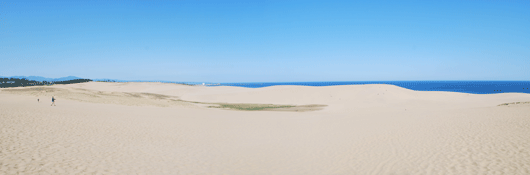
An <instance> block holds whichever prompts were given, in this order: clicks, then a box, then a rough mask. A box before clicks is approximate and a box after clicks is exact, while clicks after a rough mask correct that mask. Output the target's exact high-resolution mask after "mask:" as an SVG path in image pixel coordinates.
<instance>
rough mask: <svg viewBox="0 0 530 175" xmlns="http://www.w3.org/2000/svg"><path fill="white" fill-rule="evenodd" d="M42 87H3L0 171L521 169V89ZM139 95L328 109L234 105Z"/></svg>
mask: <svg viewBox="0 0 530 175" xmlns="http://www.w3.org/2000/svg"><path fill="white" fill-rule="evenodd" d="M46 88H58V89H56V91H54V92H45V90H38V91H9V92H8V91H6V89H5V88H3V89H0V174H17V173H20V174H97V173H101V174H290V175H294V174H303V175H306V174H530V104H528V103H527V104H510V105H505V106H498V105H499V104H502V103H511V102H525V101H530V94H522V93H504V94H489V95H475V94H464V93H451V92H418V91H412V90H408V89H404V88H400V87H397V86H391V85H354V86H332V87H305V86H275V87H266V88H259V89H249V88H240V87H202V86H184V85H174V84H161V83H98V82H90V83H83V84H74V85H55V86H51V87H46ZM15 89H29V88H15ZM48 90H49V89H48ZM98 91H101V92H98ZM125 92H126V93H125ZM140 93H154V94H164V95H167V96H171V97H172V98H179V99H182V100H187V101H198V102H227V103H267V104H290V105H305V104H324V105H328V106H327V107H325V108H324V109H323V110H320V111H311V112H278V111H234V110H223V109H215V108H205V107H203V106H201V105H197V104H192V103H187V102H182V101H170V100H168V99H157V98H155V97H153V98H151V96H149V97H147V96H145V97H144V96H142V97H136V96H138V94H140ZM51 95H55V96H56V98H57V102H56V104H57V106H53V107H51V106H50V104H51V100H50V99H51ZM135 95H136V96H135ZM37 98H40V101H41V102H40V103H37Z"/></svg>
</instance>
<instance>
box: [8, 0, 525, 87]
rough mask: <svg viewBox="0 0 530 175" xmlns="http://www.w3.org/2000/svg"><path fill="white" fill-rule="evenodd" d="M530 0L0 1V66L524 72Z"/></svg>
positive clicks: (279, 77)
mask: <svg viewBox="0 0 530 175" xmlns="http://www.w3.org/2000/svg"><path fill="white" fill-rule="evenodd" d="M528 9H530V1H438V2H430V1H429V2H426V1H400V2H396V1H370V2H350V1H332V2H328V1H326V2H323V1H251V2H249V1H222V2H220V1H202V0H198V1H143V0H135V1H118V0H96V1H87V2H78V1H75V2H73V1H28V0H22V1H20V0H17V1H14V0H7V1H4V2H0V41H1V42H0V53H1V54H0V65H1V66H2V68H0V76H43V77H48V78H58V77H66V76H77V77H82V78H90V79H102V78H109V79H119V80H165V81H180V82H186V81H187V82H294V81H393V80H524V81H528V80H530V76H529V75H530V32H529V31H530V11H529V10H528Z"/></svg>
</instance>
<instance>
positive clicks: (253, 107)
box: [210, 103, 295, 111]
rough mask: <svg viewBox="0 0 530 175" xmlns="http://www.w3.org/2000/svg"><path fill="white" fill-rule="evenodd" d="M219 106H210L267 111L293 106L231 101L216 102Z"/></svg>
mask: <svg viewBox="0 0 530 175" xmlns="http://www.w3.org/2000/svg"><path fill="white" fill-rule="evenodd" d="M214 104H216V105H219V106H210V108H223V109H234V110H242V111H266V110H274V109H278V108H292V107H295V106H290V105H273V104H242V103H240V104H237V103H235V104H229V103H214Z"/></svg>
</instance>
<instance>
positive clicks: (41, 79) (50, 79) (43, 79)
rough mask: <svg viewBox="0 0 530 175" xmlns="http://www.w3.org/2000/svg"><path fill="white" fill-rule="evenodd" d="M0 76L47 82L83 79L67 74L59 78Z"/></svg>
mask: <svg viewBox="0 0 530 175" xmlns="http://www.w3.org/2000/svg"><path fill="white" fill-rule="evenodd" d="M0 78H18V79H23V78H25V79H27V80H31V81H48V82H55V81H70V80H77V79H84V78H79V77H76V76H68V77H61V78H46V77H41V76H12V77H3V76H0Z"/></svg>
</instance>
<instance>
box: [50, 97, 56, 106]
mask: <svg viewBox="0 0 530 175" xmlns="http://www.w3.org/2000/svg"><path fill="white" fill-rule="evenodd" d="M50 106H55V98H53V96H52V105H50Z"/></svg>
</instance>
